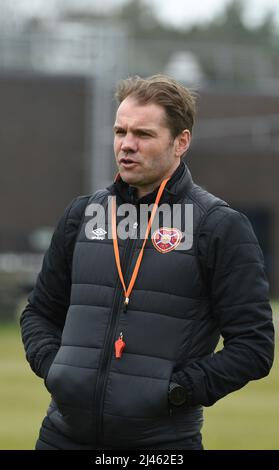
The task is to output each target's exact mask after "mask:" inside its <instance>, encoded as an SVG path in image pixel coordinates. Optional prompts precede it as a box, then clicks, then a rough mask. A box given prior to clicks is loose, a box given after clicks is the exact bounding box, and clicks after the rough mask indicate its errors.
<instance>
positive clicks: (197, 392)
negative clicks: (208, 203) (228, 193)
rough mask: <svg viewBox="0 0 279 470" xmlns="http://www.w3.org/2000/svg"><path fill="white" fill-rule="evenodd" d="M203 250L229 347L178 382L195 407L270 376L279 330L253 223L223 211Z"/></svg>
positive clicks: (208, 225) (211, 223) (207, 230)
mask: <svg viewBox="0 0 279 470" xmlns="http://www.w3.org/2000/svg"><path fill="white" fill-rule="evenodd" d="M202 234H203V235H202ZM200 250H201V253H200V255H201V257H202V263H203V264H204V267H205V270H206V277H207V280H208V284H209V286H208V287H209V292H210V297H211V306H212V314H213V315H214V317H215V319H216V322H217V324H218V327H219V330H220V333H221V335H222V337H223V339H224V347H223V349H222V350H221V351H219V352H216V353H213V354H211V355H209V356H206V357H204V358H200V359H196V360H193V362H190V363H189V364H188V365H187V367H186V368H185V369H183V370H180V371H178V372H176V373H175V374H174V377H173V380H175V381H176V382H178V383H181V384H183V385H184V387H185V388H186V390H187V393H188V403H189V404H190V405H197V404H201V405H204V406H210V405H212V404H213V403H215V402H216V401H217V400H219V399H220V398H222V397H224V396H225V395H227V394H229V393H231V392H233V391H234V390H237V389H240V388H241V387H243V386H244V385H245V384H246V383H247V382H249V381H250V380H255V379H260V378H261V377H264V376H266V375H267V374H268V373H269V370H270V368H271V366H272V362H273V348H274V329H273V324H272V312H271V308H270V304H269V299H268V282H267V279H266V275H265V270H264V262H263V256H262V252H261V249H260V247H259V244H258V241H257V239H256V236H255V234H254V232H253V229H252V227H251V225H250V222H249V221H248V219H247V218H246V217H245V216H244V215H243V214H241V213H239V212H236V211H234V210H232V209H231V208H228V207H224V208H218V209H217V210H215V211H214V212H213V213H212V214H211V215H209V216H208V217H207V220H206V222H205V226H204V227H203V230H202V232H201V240H200Z"/></svg>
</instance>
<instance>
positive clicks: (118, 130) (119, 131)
mask: <svg viewBox="0 0 279 470" xmlns="http://www.w3.org/2000/svg"><path fill="white" fill-rule="evenodd" d="M114 132H115V134H117V135H119V134H120V135H122V134H125V131H124V130H123V129H116V130H115V131H114Z"/></svg>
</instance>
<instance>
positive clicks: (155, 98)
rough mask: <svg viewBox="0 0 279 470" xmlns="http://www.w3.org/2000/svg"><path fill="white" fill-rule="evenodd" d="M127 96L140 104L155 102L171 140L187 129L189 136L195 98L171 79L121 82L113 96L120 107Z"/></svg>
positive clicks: (135, 79) (142, 79)
mask: <svg viewBox="0 0 279 470" xmlns="http://www.w3.org/2000/svg"><path fill="white" fill-rule="evenodd" d="M128 96H131V97H133V98H135V99H136V100H137V101H138V102H139V103H140V104H147V103H155V104H158V105H160V106H162V107H163V108H164V109H165V112H166V118H167V126H168V128H169V129H170V131H171V134H172V136H173V138H175V137H176V136H178V135H179V134H180V133H181V132H182V131H183V130H184V129H189V131H190V132H191V133H192V128H193V124H194V121H195V113H196V105H195V101H196V99H195V95H194V93H193V92H192V91H190V90H189V89H187V88H185V87H184V86H182V85H181V84H180V83H178V82H177V81H176V80H174V79H173V78H170V77H168V76H166V75H153V76H152V77H148V78H141V77H139V76H135V77H130V78H127V79H126V80H121V81H120V82H119V84H118V86H117V89H116V93H115V97H116V99H117V101H118V103H119V104H120V103H121V102H122V101H123V100H125V98H127V97H128Z"/></svg>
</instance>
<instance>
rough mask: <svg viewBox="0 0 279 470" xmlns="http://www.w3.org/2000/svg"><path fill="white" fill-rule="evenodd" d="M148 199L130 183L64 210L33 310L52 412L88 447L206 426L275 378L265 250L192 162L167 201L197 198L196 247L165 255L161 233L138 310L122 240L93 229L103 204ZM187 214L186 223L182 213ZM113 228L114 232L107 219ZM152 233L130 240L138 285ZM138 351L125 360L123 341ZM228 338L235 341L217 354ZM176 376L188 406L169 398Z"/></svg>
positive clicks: (137, 291)
mask: <svg viewBox="0 0 279 470" xmlns="http://www.w3.org/2000/svg"><path fill="white" fill-rule="evenodd" d="M155 194H156V193H152V194H149V195H148V196H146V197H145V198H143V199H141V200H139V201H138V200H136V199H135V196H134V192H133V190H131V188H129V186H128V185H126V184H125V183H123V182H122V181H121V180H118V181H117V182H115V183H114V184H113V185H112V186H111V187H110V188H108V189H107V190H104V191H101V192H99V193H98V194H97V195H95V196H94V197H93V198H92V197H90V196H82V197H78V198H76V199H74V201H73V202H72V203H71V204H70V205H69V206H68V208H67V209H66V211H65V213H64V215H63V216H62V218H61V220H60V222H59V224H58V226H57V228H56V230H55V232H54V234H53V237H52V241H51V245H50V247H49V249H48V251H47V253H46V254H45V257H44V261H43V266H42V270H41V272H40V274H39V276H38V279H37V283H36V286H35V288H34V290H33V292H32V293H31V295H30V297H29V303H28V305H27V307H26V309H25V311H24V312H23V314H22V316H21V327H22V338H23V342H24V346H25V350H26V355H27V360H28V361H29V363H30V365H31V367H32V369H33V371H34V372H35V373H36V374H37V375H38V376H39V377H43V378H44V379H45V383H46V386H47V388H48V390H49V392H50V393H51V395H52V401H51V405H50V408H49V410H48V416H49V419H50V420H51V421H52V423H53V425H54V426H55V428H56V429H57V432H59V433H61V434H63V435H65V436H68V437H69V438H70V439H72V440H73V441H75V442H77V443H80V444H81V445H87V446H92V448H95V447H98V448H100V447H102V446H105V447H107V446H111V447H113V448H123V447H125V448H142V447H144V446H146V447H148V446H152V445H155V444H157V443H160V442H162V443H163V442H172V441H173V442H175V441H177V440H180V439H183V438H186V437H188V436H191V435H194V434H195V433H197V432H198V431H199V430H200V428H201V426H202V406H210V405H212V404H214V403H215V402H216V401H217V400H219V399H220V398H222V397H224V396H226V395H227V394H229V393H231V392H233V391H234V390H237V389H239V388H241V387H243V386H244V385H245V384H246V383H247V382H248V381H250V380H254V379H259V378H261V377H264V376H266V375H267V374H268V373H269V370H270V368H271V365H272V361H273V342H274V331H273V324H272V319H271V308H270V305H269V299H268V282H267V279H266V275H265V270H264V263H263V256H262V252H261V249H260V247H259V244H258V242H257V239H256V237H255V234H254V232H253V230H252V228H251V225H250V223H249V221H248V219H247V218H246V217H245V216H244V215H243V214H241V213H239V212H237V211H235V210H233V209H231V208H230V207H228V205H227V204H226V203H225V202H224V201H221V200H220V199H217V198H215V197H214V196H213V195H211V194H210V193H208V192H207V191H205V190H203V189H202V188H200V187H199V186H197V185H195V184H194V183H193V181H192V178H191V175H190V172H189V170H188V168H187V166H186V165H185V164H184V163H182V164H181V165H180V167H179V168H178V170H177V171H176V172H175V173H174V175H173V177H172V178H171V180H170V181H169V182H168V184H167V187H166V189H165V191H164V194H163V197H162V201H161V203H162V204H163V203H168V204H170V205H171V206H172V205H173V204H182V205H184V204H192V205H193V214H194V231H193V245H192V247H191V248H189V249H185V250H180V251H179V250H171V251H169V252H167V253H162V252H160V251H159V250H157V249H156V248H155V246H154V243H152V241H151V239H149V240H148V242H147V244H146V248H145V252H144V257H143V261H142V264H141V268H140V272H139V275H138V278H137V281H136V284H135V286H134V289H133V292H132V295H131V299H130V304H129V308H128V311H127V312H124V310H123V291H122V286H121V283H120V281H119V278H118V274H117V269H116V265H115V260H114V254H113V248H112V242H111V240H109V239H108V238H106V237H100V238H99V239H98V237H97V239H96V238H95V239H94V240H90V239H88V238H87V237H86V236H85V224H86V223H87V221H88V220H89V219H90V217H86V216H85V215H84V213H85V208H86V207H87V206H88V204H89V203H91V202H92V201H94V202H99V203H100V204H102V205H103V207H104V208H106V207H107V200H108V195H116V197H117V204H118V206H120V205H121V204H123V203H126V202H130V203H133V204H134V205H135V207H136V208H137V209H138V208H139V207H140V204H143V203H151V202H154V198H155ZM182 222H183V223H184V226H185V223H186V221H185V220H184V221H182ZM103 228H104V230H105V231H106V232H107V231H108V225H107V221H104V226H103ZM141 243H142V240H139V239H133V240H131V239H128V240H125V241H123V240H120V241H119V246H120V256H121V262H122V269H123V272H124V276H125V279H126V283H128V281H129V279H130V277H131V273H132V271H133V268H134V265H135V262H136V259H137V256H138V253H139V249H140V247H141ZM120 332H122V333H123V335H124V339H125V342H126V348H125V350H124V352H123V356H122V358H121V359H116V358H115V354H114V342H115V341H116V340H117V338H118V337H119V334H120ZM220 335H221V336H222V338H223V340H224V347H223V348H222V349H221V350H219V351H218V352H214V351H215V348H216V345H217V343H218V340H219V338H220ZM170 381H176V382H178V383H181V384H182V385H183V386H184V387H185V389H186V391H187V405H185V406H183V407H180V408H177V409H173V408H170V406H169V403H168V387H169V383H170Z"/></svg>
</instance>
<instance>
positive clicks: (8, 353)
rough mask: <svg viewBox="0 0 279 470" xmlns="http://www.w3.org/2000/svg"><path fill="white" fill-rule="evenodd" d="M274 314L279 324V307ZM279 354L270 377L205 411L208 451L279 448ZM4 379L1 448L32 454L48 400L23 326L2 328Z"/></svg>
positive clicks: (0, 346) (0, 350)
mask: <svg viewBox="0 0 279 470" xmlns="http://www.w3.org/2000/svg"><path fill="white" fill-rule="evenodd" d="M273 309H274V320H275V323H276V324H278V320H279V302H277V303H275V302H274V303H273ZM277 333H278V328H277ZM276 354H277V359H276V358H275V361H274V366H273V369H272V371H271V373H270V375H269V376H268V377H267V378H265V379H263V380H260V381H256V382H251V383H250V384H248V385H247V386H246V387H245V388H243V389H242V390H240V391H237V392H234V393H233V394H231V395H229V396H228V397H226V398H224V399H222V400H220V401H219V402H218V403H216V404H215V405H214V406H213V407H211V408H205V425H204V428H203V440H204V446H205V448H206V449H279V406H278V393H279V392H278V391H279V364H278V359H279V357H278V352H277V351H276ZM0 377H1V386H0V449H1V450H3V449H33V448H34V445H35V442H36V439H37V435H38V431H39V428H40V423H41V421H42V419H43V418H44V416H45V412H46V409H47V406H48V402H49V395H48V393H47V392H46V390H45V388H44V385H43V381H42V380H41V379H39V378H37V377H36V376H35V375H34V374H33V373H32V371H31V370H30V368H29V366H28V364H27V362H26V361H25V357H24V351H23V347H22V343H21V338H20V332H19V327H18V325H1V326H0Z"/></svg>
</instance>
